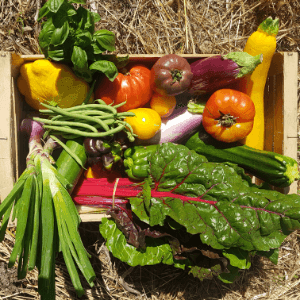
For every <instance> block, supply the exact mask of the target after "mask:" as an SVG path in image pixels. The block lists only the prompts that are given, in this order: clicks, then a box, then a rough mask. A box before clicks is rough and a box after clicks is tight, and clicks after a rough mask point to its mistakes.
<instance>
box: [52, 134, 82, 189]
mask: <svg viewBox="0 0 300 300" xmlns="http://www.w3.org/2000/svg"><path fill="white" fill-rule="evenodd" d="M66 146H67V147H68V148H69V149H70V150H71V151H72V153H74V154H76V155H77V156H78V158H79V159H80V160H81V162H82V165H83V166H84V165H85V164H86V161H87V156H86V152H85V148H84V145H83V138H78V139H74V140H68V141H67V142H66ZM56 166H57V172H58V173H59V174H61V175H62V176H63V177H64V178H65V179H66V180H67V181H68V182H69V183H70V184H71V185H72V188H71V189H69V192H70V193H71V192H72V190H73V188H74V187H75V185H76V183H77V181H78V179H79V178H80V176H81V174H82V172H83V169H82V167H81V166H80V165H79V164H78V162H76V160H75V159H74V158H73V157H72V156H71V155H70V154H69V153H68V152H67V151H66V150H65V149H63V150H62V152H61V153H60V155H59V157H58V159H57V160H56Z"/></svg>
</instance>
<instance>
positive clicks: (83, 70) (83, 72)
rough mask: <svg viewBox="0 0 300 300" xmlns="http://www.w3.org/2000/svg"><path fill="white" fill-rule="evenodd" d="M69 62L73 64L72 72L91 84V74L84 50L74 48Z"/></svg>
mask: <svg viewBox="0 0 300 300" xmlns="http://www.w3.org/2000/svg"><path fill="white" fill-rule="evenodd" d="M71 60H72V63H73V64H74V68H73V70H74V72H75V74H76V75H77V76H79V77H81V78H84V79H85V80H86V81H87V82H91V81H92V72H91V71H90V70H89V68H88V57H87V54H86V52H85V50H83V49H82V48H80V47H78V46H74V48H73V52H72V56H71Z"/></svg>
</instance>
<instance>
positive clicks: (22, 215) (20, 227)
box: [8, 176, 33, 268]
mask: <svg viewBox="0 0 300 300" xmlns="http://www.w3.org/2000/svg"><path fill="white" fill-rule="evenodd" d="M32 188H33V176H28V177H27V179H26V181H25V184H24V188H23V192H22V196H21V198H20V199H19V201H20V204H19V205H20V207H19V209H18V211H17V220H18V223H17V232H16V239H15V245H14V248H13V251H12V253H11V255H10V258H9V263H8V267H9V268H11V267H12V266H13V265H14V264H15V262H16V259H17V256H18V255H19V256H20V254H21V250H22V242H23V238H24V234H25V229H26V224H27V219H28V211H29V204H30V199H31V193H32Z"/></svg>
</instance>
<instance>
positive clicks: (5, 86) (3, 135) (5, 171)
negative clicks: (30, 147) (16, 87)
mask: <svg viewBox="0 0 300 300" xmlns="http://www.w3.org/2000/svg"><path fill="white" fill-rule="evenodd" d="M0 69H1V72H0V91H1V94H0V107H1V118H0V122H1V126H0V174H1V176H2V178H1V180H0V201H3V200H4V199H5V197H6V196H7V195H8V194H9V192H10V191H11V189H12V187H13V185H14V182H15V179H16V178H15V170H16V166H15V162H14V157H13V156H12V151H13V150H14V145H13V144H12V137H13V136H14V129H13V126H11V118H12V106H11V54H10V53H7V52H0Z"/></svg>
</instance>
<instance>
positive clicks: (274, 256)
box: [255, 248, 279, 265]
mask: <svg viewBox="0 0 300 300" xmlns="http://www.w3.org/2000/svg"><path fill="white" fill-rule="evenodd" d="M255 254H256V255H260V256H264V257H266V258H268V259H269V260H270V261H271V262H272V263H273V264H275V265H277V263H278V257H279V250H278V248H276V249H271V250H270V251H257V252H256V253H255Z"/></svg>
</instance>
